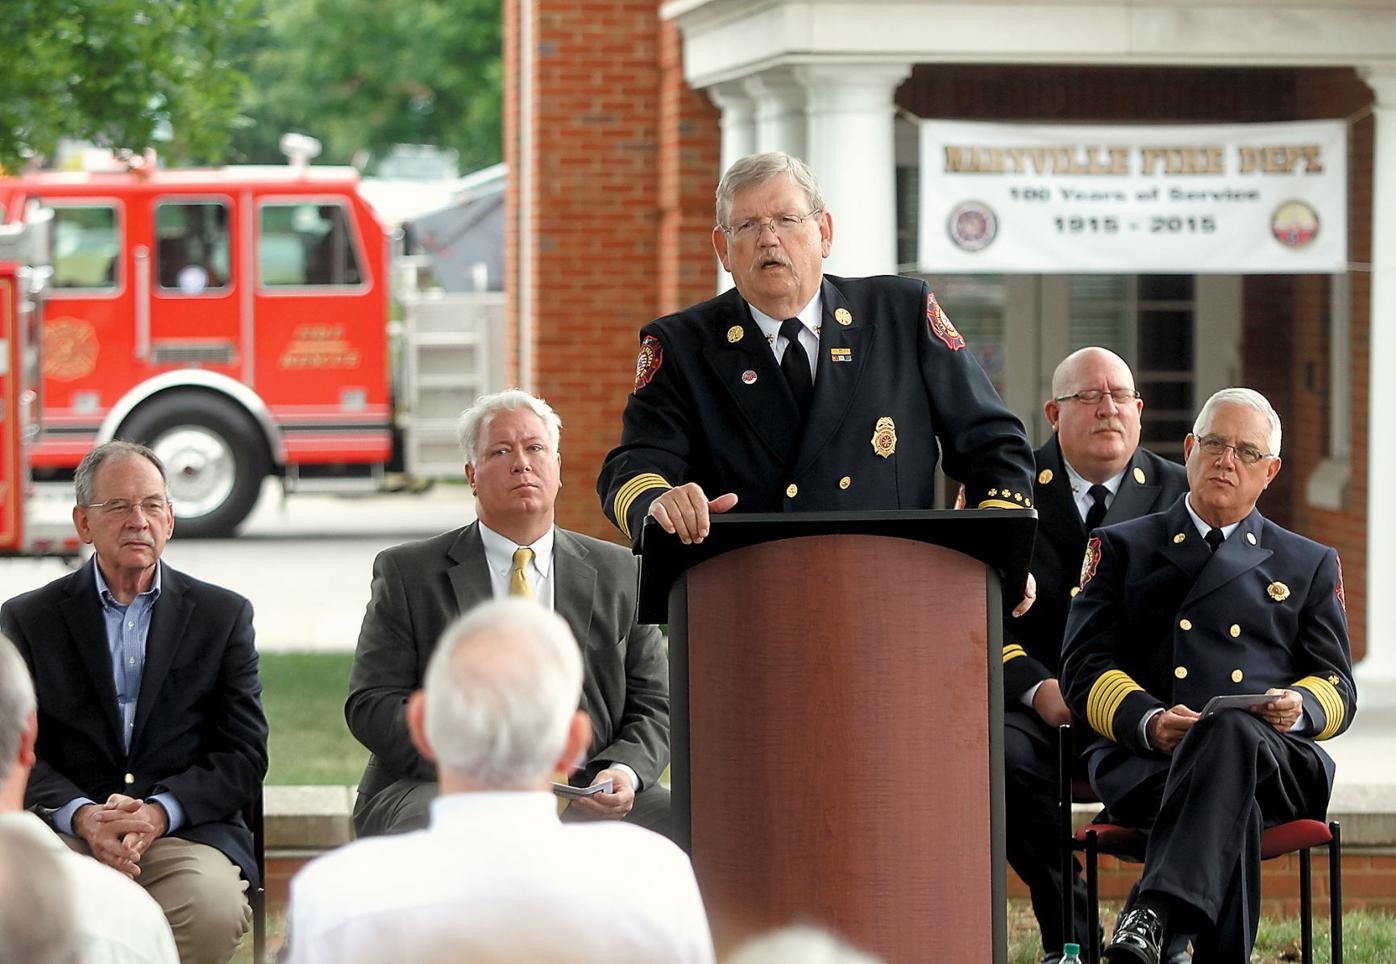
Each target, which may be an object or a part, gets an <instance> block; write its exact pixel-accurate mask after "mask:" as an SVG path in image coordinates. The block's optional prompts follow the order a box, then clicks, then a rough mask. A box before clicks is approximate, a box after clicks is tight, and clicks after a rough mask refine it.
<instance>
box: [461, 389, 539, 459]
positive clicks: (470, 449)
mask: <svg viewBox="0 0 1396 964" xmlns="http://www.w3.org/2000/svg"><path fill="white" fill-rule="evenodd" d="M521 408H526V409H528V410H529V411H530V412H532V413H533V414H534V415H537V416H538V417H539V418H540V419H541V420H542V422H543V428H545V429H547V432H548V439H549V440H550V441H551V442H552V445H553V454H554V455H557V454H559V453H560V452H561V445H562V419H561V418H559V417H558V414H557V412H554V411H553V407H552V406H551V405H549V404H548V403H547V402H545V401H543V400H542V399H541V398H539V397H538V396H536V395H530V394H529V393H528V392H525V391H522V390H520V389H517V388H506V389H505V390H504V391H502V392H493V393H492V394H489V395H481V396H479V397H478V398H476V399H475V401H473V402H471V403H470V407H469V408H467V409H466V410H465V411H463V412H461V413H460V418H458V419H457V420H456V438H457V439H459V440H460V450H461V452H462V453H464V455H465V461H466V462H468V463H471V464H473V463H474V462H475V458H476V456H478V455H479V454H480V452H479V445H480V429H481V428H482V427H483V426H484V425H485V423H486V422H488V421H489V420H490V419H491V418H493V417H494V416H496V415H498V414H499V413H500V412H513V411H517V410H519V409H521Z"/></svg>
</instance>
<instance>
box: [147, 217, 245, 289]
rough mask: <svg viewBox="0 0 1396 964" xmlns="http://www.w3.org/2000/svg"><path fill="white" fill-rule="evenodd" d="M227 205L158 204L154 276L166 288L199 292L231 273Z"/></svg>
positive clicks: (215, 285)
mask: <svg viewBox="0 0 1396 964" xmlns="http://www.w3.org/2000/svg"><path fill="white" fill-rule="evenodd" d="M228 223H229V215H228V205H227V204H224V203H222V202H220V201H191V202H185V201H162V202H160V203H159V204H157V205H156V206H155V277H156V278H157V279H158V282H159V285H160V288H161V289H162V290H163V291H170V292H179V293H181V294H187V295H196V294H201V293H203V292H205V291H217V290H219V289H222V288H226V287H227V286H228V281H229V278H231V276H232V263H231V260H230V256H229V252H230V251H231V250H232V243H231V238H230V236H229V231H228Z"/></svg>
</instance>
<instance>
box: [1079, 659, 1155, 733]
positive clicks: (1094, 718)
mask: <svg viewBox="0 0 1396 964" xmlns="http://www.w3.org/2000/svg"><path fill="white" fill-rule="evenodd" d="M1143 689H1144V687H1142V686H1140V685H1139V684H1138V683H1136V682H1135V681H1134V680H1132V679H1130V677H1129V674H1128V673H1125V672H1124V671H1123V670H1118V669H1112V670H1107V671H1106V672H1104V673H1101V674H1100V677H1099V678H1098V679H1097V680H1096V681H1095V684H1094V685H1092V686H1091V692H1090V694H1089V695H1088V696H1087V697H1086V722H1087V723H1089V724H1090V725H1091V729H1093V730H1095V731H1096V732H1097V733H1099V734H1100V735H1101V736H1104V737H1105V738H1106V739H1110V740H1114V739H1115V714H1116V713H1117V712H1118V711H1119V709H1120V704H1121V703H1123V702H1124V701H1125V697H1127V696H1129V694H1131V693H1134V692H1142V691H1143ZM1116 742H1118V741H1116Z"/></svg>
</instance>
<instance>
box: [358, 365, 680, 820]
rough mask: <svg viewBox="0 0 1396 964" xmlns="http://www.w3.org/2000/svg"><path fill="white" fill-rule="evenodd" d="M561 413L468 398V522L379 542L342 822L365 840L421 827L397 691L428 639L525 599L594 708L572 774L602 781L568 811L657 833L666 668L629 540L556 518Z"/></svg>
mask: <svg viewBox="0 0 1396 964" xmlns="http://www.w3.org/2000/svg"><path fill="white" fill-rule="evenodd" d="M561 426H562V422H561V420H560V419H559V418H558V417H557V415H556V413H554V412H553V410H552V409H551V408H550V407H548V405H547V403H545V402H543V401H542V400H540V399H537V398H534V397H533V396H532V395H529V394H528V393H526V392H521V391H518V390H509V391H504V392H498V393H496V394H493V395H485V396H482V397H481V398H478V399H476V401H475V403H474V404H473V405H472V406H471V407H470V408H469V409H467V410H466V411H465V412H464V413H463V414H462V415H461V418H460V425H459V435H460V441H461V448H462V450H463V452H464V454H465V459H466V463H465V475H466V478H467V479H468V480H469V482H470V487H471V490H472V491H473V492H474V493H475V508H476V514H477V516H478V520H477V521H476V522H473V523H471V524H470V525H467V526H464V527H462V528H459V529H453V530H451V531H450V532H446V533H443V534H441V535H439V536H435V537H433V538H430V539H425V540H422V541H420V542H410V543H407V544H405V545H401V546H396V547H394V548H392V549H388V550H385V551H384V552H382V553H380V554H379V556H378V558H377V559H376V560H374V563H373V587H372V593H371V598H370V600H369V604H368V610H367V612H365V613H364V621H363V626H362V628H361V629H360V631H359V643H358V648H357V650H356V651H355V653H354V666H353V669H352V671H351V672H350V676H349V698H348V700H347V702H346V703H345V707H344V713H345V717H346V719H347V720H348V722H349V729H350V731H351V732H353V734H354V736H355V737H357V738H358V740H359V742H360V743H362V744H363V745H364V746H366V747H368V749H369V750H370V751H372V754H373V755H372V756H371V757H370V759H369V762H368V767H367V768H366V769H365V770H364V776H363V779H362V780H361V781H360V782H359V797H358V801H357V803H356V804H355V807H354V826H355V828H356V829H357V830H358V832H359V834H360V835H361V836H364V835H369V834H382V833H399V832H403V831H407V830H419V829H421V828H423V827H425V826H426V825H427V819H428V811H429V807H430V804H431V801H432V799H433V798H434V797H435V796H436V795H437V793H438V786H437V780H436V771H435V768H434V767H433V766H432V764H431V763H430V762H429V761H428V760H426V759H425V758H424V757H423V756H422V755H421V754H420V753H419V752H418V751H417V749H416V747H415V746H414V745H413V743H412V739H411V736H410V734H409V732H408V728H407V723H406V717H405V712H406V706H407V700H408V697H409V696H410V695H411V694H412V692H413V691H414V690H416V689H418V688H420V687H421V685H422V679H423V674H424V673H425V671H426V666H427V662H428V660H429V659H430V658H431V654H432V651H433V649H434V648H435V646H436V643H437V640H438V639H439V638H440V636H441V632H442V630H444V629H445V628H446V627H447V626H448V625H450V623H451V622H452V621H453V620H454V619H455V618H456V617H457V616H459V615H461V614H462V613H464V612H465V611H466V610H468V609H470V608H471V607H472V606H474V605H476V604H477V603H480V602H483V601H485V600H488V599H491V598H494V597H499V596H508V595H524V596H531V597H533V598H536V599H537V600H538V601H539V602H541V603H542V604H543V605H545V606H547V607H548V608H550V609H552V610H554V611H555V612H556V613H557V614H558V615H560V616H562V617H563V618H564V619H565V620H567V622H568V624H569V625H570V626H571V627H572V632H573V635H575V636H576V638H577V641H578V643H579V644H580V645H581V647H582V655H583V661H584V664H585V668H586V678H585V680H584V682H583V685H582V706H581V708H582V709H583V710H585V711H586V714H587V716H588V717H589V718H590V719H591V724H592V740H591V746H590V748H589V752H588V754H587V758H586V759H585V760H584V761H581V763H582V765H581V767H580V768H579V769H578V770H577V771H576V772H575V773H573V774H572V776H571V782H572V783H573V785H576V786H592V785H595V784H599V783H602V782H604V781H606V780H610V781H611V782H612V786H613V788H614V789H613V790H612V791H611V792H609V793H604V792H603V793H597V794H595V795H593V796H590V797H586V798H584V799H578V800H574V801H572V803H571V804H570V806H569V807H568V808H567V811H566V812H565V813H564V814H563V819H564V820H577V819H614V820H620V819H624V820H629V821H631V822H633V823H636V824H638V825H640V826H643V827H647V828H649V829H651V830H656V831H659V832H661V833H664V834H666V835H667V834H668V833H669V791H668V790H667V789H666V788H665V787H663V786H661V785H660V784H659V776H660V774H661V773H662V772H663V770H664V767H665V766H666V765H667V764H668V762H669V676H668V673H669V664H668V658H667V656H666V654H665V651H664V643H663V639H662V637H661V636H660V634H659V630H658V629H657V628H656V627H654V626H641V625H638V624H637V623H636V622H635V591H636V563H635V559H634V557H633V556H632V555H631V554H630V552H628V551H627V550H625V549H623V548H621V547H619V546H616V545H612V544H611V543H608V542H601V541H600V540H598V539H592V538H590V537H588V536H584V535H581V534H579V533H575V532H568V531H567V530H565V529H559V528H557V527H556V526H555V525H554V524H553V503H554V501H555V500H556V498H557V492H558V489H559V488H560V486H561V485H562V480H561V477H560V472H561V458H560V456H559V454H558V445H559V441H560V436H561Z"/></svg>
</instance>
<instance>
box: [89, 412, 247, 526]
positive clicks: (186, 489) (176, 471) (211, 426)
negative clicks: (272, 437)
mask: <svg viewBox="0 0 1396 964" xmlns="http://www.w3.org/2000/svg"><path fill="white" fill-rule="evenodd" d="M117 435H118V436H119V437H121V438H125V439H131V440H133V441H137V442H142V443H144V444H146V445H149V446H150V447H151V448H152V449H153V450H154V451H155V454H156V455H158V456H160V461H162V462H164V463H165V473H166V474H167V475H168V476H169V487H170V501H172V502H173V503H174V510H175V521H176V529H175V531H176V532H178V533H179V535H180V536H182V537H184V538H186V539H187V538H190V537H193V538H215V537H220V536H231V535H232V534H233V530H234V529H236V528H237V526H238V524H239V523H240V522H242V520H243V519H245V518H247V514H248V513H249V512H251V511H252V507H253V506H254V505H255V504H256V503H257V496H258V495H260V494H261V491H262V479H263V477H264V476H265V475H266V474H267V466H268V460H267V454H266V443H265V442H264V441H263V439H262V436H261V432H260V431H259V430H258V428H257V426H256V425H255V424H254V423H253V422H252V420H251V418H250V417H249V416H248V415H247V414H246V413H245V412H243V411H242V410H241V409H239V408H237V407H235V406H234V405H233V404H232V403H229V402H224V401H222V400H220V399H218V398H214V397H212V396H209V395H198V394H188V393H180V394H178V395H170V396H161V397H158V398H156V399H154V400H152V401H150V402H148V403H146V404H145V405H142V406H141V407H140V408H138V409H136V411H135V412H134V413H132V415H131V417H130V418H129V419H127V421H126V423H125V424H124V425H122V426H121V430H120V431H119V432H118V433H117Z"/></svg>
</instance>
